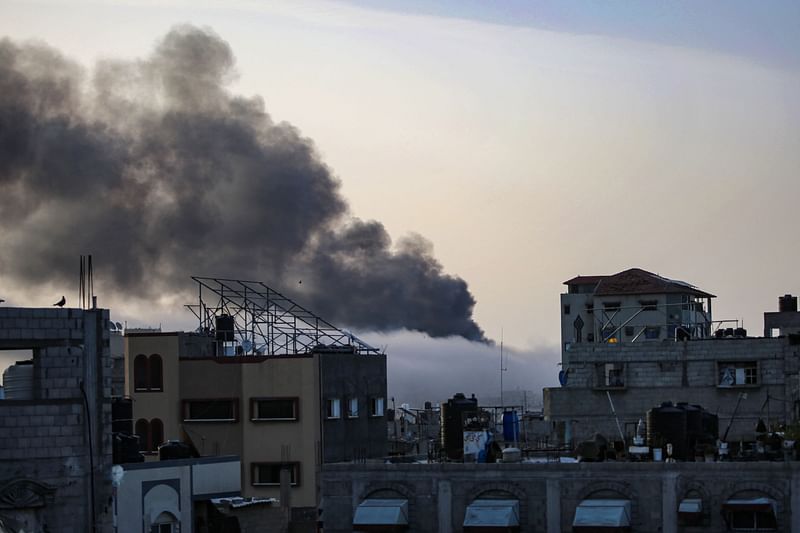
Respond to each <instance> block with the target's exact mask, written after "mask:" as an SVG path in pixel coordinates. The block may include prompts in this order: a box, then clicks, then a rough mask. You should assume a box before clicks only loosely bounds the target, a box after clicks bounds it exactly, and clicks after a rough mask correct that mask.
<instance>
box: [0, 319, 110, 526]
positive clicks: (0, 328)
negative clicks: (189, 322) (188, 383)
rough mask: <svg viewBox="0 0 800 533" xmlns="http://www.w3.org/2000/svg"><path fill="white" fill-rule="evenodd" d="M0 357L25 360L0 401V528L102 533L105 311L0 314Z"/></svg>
mask: <svg viewBox="0 0 800 533" xmlns="http://www.w3.org/2000/svg"><path fill="white" fill-rule="evenodd" d="M0 350H26V351H28V352H29V353H30V354H31V362H30V363H28V364H24V365H14V366H13V367H11V368H9V369H8V370H7V371H6V373H5V381H6V385H7V386H6V387H5V388H6V397H5V399H4V400H0V523H2V524H3V528H4V530H9V531H17V530H24V531H37V532H38V531H49V532H51V533H85V532H87V531H98V532H104V531H111V527H112V509H111V505H110V501H111V493H112V487H111V478H110V472H111V366H112V364H111V358H110V355H109V325H108V311H107V310H104V309H91V310H83V309H53V308H47V309H32V308H17V307H0ZM23 367H24V368H23ZM10 376H13V380H12V379H10ZM11 381H13V382H14V384H13V387H12V386H10V382H11Z"/></svg>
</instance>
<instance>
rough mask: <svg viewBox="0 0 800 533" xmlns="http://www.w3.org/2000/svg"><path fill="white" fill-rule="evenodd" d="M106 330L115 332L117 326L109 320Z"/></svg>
mask: <svg viewBox="0 0 800 533" xmlns="http://www.w3.org/2000/svg"><path fill="white" fill-rule="evenodd" d="M108 329H109V330H111V331H117V326H116V325H115V324H114V322H112V321H111V320H109V321H108Z"/></svg>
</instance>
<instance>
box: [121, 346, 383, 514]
mask: <svg viewBox="0 0 800 533" xmlns="http://www.w3.org/2000/svg"><path fill="white" fill-rule="evenodd" d="M125 342H126V350H125V353H126V369H127V375H128V376H129V379H128V380H127V391H126V392H127V394H128V395H129V396H130V397H131V398H132V399H133V405H134V408H133V413H134V420H135V428H136V433H137V434H139V435H140V442H141V443H142V449H143V451H144V452H145V453H155V451H156V450H157V447H158V445H159V444H160V443H161V442H163V441H165V440H172V439H176V440H183V441H186V442H191V443H192V445H193V446H194V448H195V449H196V450H197V451H198V452H199V453H200V454H201V455H203V456H208V455H228V454H235V455H239V456H240V457H241V458H242V461H241V469H242V471H241V480H242V489H241V491H242V494H243V495H244V496H246V497H257V498H279V497H280V496H281V494H280V492H281V491H280V476H281V470H282V469H284V468H286V469H288V470H289V478H290V479H289V483H290V484H291V491H290V498H291V507H292V512H293V515H292V520H293V522H295V523H307V524H316V519H317V505H318V502H319V484H320V480H319V465H320V463H321V462H322V461H328V462H338V461H349V460H354V459H366V458H374V457H384V456H385V455H386V425H385V416H384V409H385V402H386V356H385V355H383V354H366V355H365V354H359V353H356V351H355V350H354V349H353V348H352V347H351V348H349V349H346V348H343V347H332V348H326V347H319V348H317V349H314V350H313V351H312V352H311V353H306V354H295V355H270V356H264V355H261V356H258V355H247V356H220V357H216V356H214V353H215V349H216V348H215V340H214V338H213V337H207V336H204V335H197V334H189V333H181V332H174V333H153V332H144V333H135V332H134V333H127V334H126V337H125Z"/></svg>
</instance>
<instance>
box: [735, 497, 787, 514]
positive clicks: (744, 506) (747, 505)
mask: <svg viewBox="0 0 800 533" xmlns="http://www.w3.org/2000/svg"><path fill="white" fill-rule="evenodd" d="M775 508H776V503H775V500H773V499H772V498H747V499H736V500H728V501H726V502H725V503H723V504H722V509H723V510H724V511H761V512H772V513H774V512H775Z"/></svg>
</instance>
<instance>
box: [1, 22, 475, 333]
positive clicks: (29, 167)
mask: <svg viewBox="0 0 800 533" xmlns="http://www.w3.org/2000/svg"><path fill="white" fill-rule="evenodd" d="M234 67H235V65H234V57H233V54H232V51H231V49H230V47H229V46H228V44H227V43H226V42H225V41H223V40H222V39H220V38H219V37H218V36H217V35H215V34H214V33H213V32H212V31H211V30H207V29H199V28H195V27H191V26H182V27H177V28H174V29H173V30H172V31H170V32H169V33H168V34H167V35H166V36H165V37H164V38H163V40H162V41H161V42H159V43H158V44H157V46H156V47H155V49H154V51H153V53H152V54H151V55H150V56H149V57H147V58H145V59H143V60H139V61H126V62H122V61H102V62H100V63H98V64H97V65H96V66H95V68H94V70H93V71H91V73H88V72H86V71H84V70H83V69H82V68H81V67H80V66H78V65H76V64H75V63H73V62H72V61H70V60H68V59H67V58H65V57H63V56H62V55H61V54H60V53H59V52H58V51H56V50H53V49H52V48H50V47H47V46H45V45H41V44H30V43H27V44H17V43H14V42H11V41H9V40H7V39H5V40H0V227H2V232H0V249H1V250H2V252H1V253H0V278H2V279H3V280H4V281H5V282H6V283H14V284H19V285H23V286H24V285H29V286H35V285H37V284H41V283H54V282H62V283H64V284H71V283H74V284H76V285H77V282H76V281H75V280H76V277H77V275H76V271H77V266H76V265H77V257H78V255H79V254H81V253H92V254H93V255H94V262H95V265H98V266H99V270H98V272H97V278H98V283H99V282H100V281H101V280H104V281H105V283H104V286H103V290H105V291H114V292H115V293H116V294H124V295H132V296H133V297H136V298H142V299H146V298H155V297H157V296H159V295H163V294H178V295H184V294H185V295H186V300H187V301H190V300H191V298H192V296H193V294H194V293H193V292H192V291H193V289H192V288H191V280H190V279H189V276H190V275H192V274H195V275H205V276H220V277H236V278H243V279H257V280H263V281H265V282H266V283H267V284H269V285H273V286H275V287H276V288H281V287H283V288H285V287H290V290H289V291H288V292H289V293H290V294H291V295H293V296H295V297H297V298H298V300H299V301H300V302H302V303H303V304H305V305H306V306H307V307H309V308H310V309H313V310H315V311H317V312H318V313H320V314H321V315H322V316H325V317H326V318H328V319H329V320H331V321H333V322H338V323H341V324H345V325H348V326H352V327H356V328H365V329H376V330H391V329H396V328H406V329H412V330H418V331H423V332H426V333H428V334H430V335H432V336H450V335H459V336H462V337H465V338H467V339H471V340H485V337H484V334H483V332H482V331H481V329H480V328H479V327H478V325H477V324H476V323H475V321H474V320H473V319H472V309H473V306H474V304H475V300H474V298H473V296H472V295H471V294H470V292H469V289H468V287H467V284H466V283H465V282H464V281H463V280H462V279H460V278H457V277H452V276H449V275H446V274H445V273H443V271H442V267H441V265H440V264H439V262H438V261H437V260H436V259H435V258H434V257H433V255H432V252H431V248H430V245H429V244H428V243H427V242H426V241H425V240H423V239H422V238H421V237H416V236H414V237H409V238H406V239H404V240H401V241H400V242H399V243H397V245H393V244H392V242H391V239H390V238H389V235H388V234H387V232H386V230H385V229H384V227H383V226H382V225H381V224H380V223H379V222H375V221H362V220H359V219H357V218H354V217H352V216H351V215H350V213H349V211H348V206H347V203H346V202H345V200H344V199H343V198H342V196H341V194H340V192H339V182H338V180H337V179H336V178H335V177H334V175H333V174H332V172H331V170H330V169H329V168H328V167H327V166H326V165H325V163H323V162H322V161H321V160H320V158H319V155H318V154H317V152H316V150H315V148H314V145H313V143H312V142H311V141H310V140H309V139H307V138H305V137H303V136H302V135H301V133H300V132H299V131H298V130H297V129H296V128H294V127H293V126H291V125H290V124H286V123H275V122H273V121H272V119H271V118H270V116H269V114H267V112H266V111H265V109H264V103H263V101H262V100H261V99H260V98H257V97H255V98H243V97H241V96H236V95H234V94H231V92H230V91H229V90H228V88H227V87H228V84H229V83H230V82H231V81H232V79H233V78H234V75H235V71H234ZM299 280H302V284H298V281H299Z"/></svg>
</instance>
